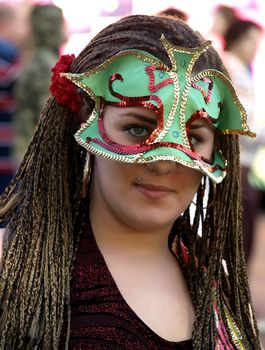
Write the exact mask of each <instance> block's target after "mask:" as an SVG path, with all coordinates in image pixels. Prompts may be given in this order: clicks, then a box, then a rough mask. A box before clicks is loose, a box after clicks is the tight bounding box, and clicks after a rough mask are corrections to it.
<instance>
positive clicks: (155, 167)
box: [145, 160, 177, 175]
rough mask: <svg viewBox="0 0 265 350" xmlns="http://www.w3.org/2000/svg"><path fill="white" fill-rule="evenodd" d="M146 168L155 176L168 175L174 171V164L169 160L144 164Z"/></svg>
mask: <svg viewBox="0 0 265 350" xmlns="http://www.w3.org/2000/svg"><path fill="white" fill-rule="evenodd" d="M145 166H146V168H147V169H148V170H150V171H152V172H155V173H157V175H168V174H170V173H172V172H174V171H175V170H176V167H177V165H176V162H173V161H171V160H158V161H156V162H150V163H146V164H145Z"/></svg>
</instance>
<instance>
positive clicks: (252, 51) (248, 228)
mask: <svg viewBox="0 0 265 350" xmlns="http://www.w3.org/2000/svg"><path fill="white" fill-rule="evenodd" d="M262 33H263V30H262V28H261V27H260V26H259V25H258V24H257V23H255V22H253V21H250V20H244V19H237V20H235V21H234V22H233V23H232V24H231V26H230V27H229V28H228V30H227V32H226V33H225V34H224V50H225V55H224V57H223V58H224V62H225V65H226V68H227V69H228V72H229V73H230V76H231V78H232V80H233V82H234V85H235V88H236V91H237V93H238V95H239V97H240V100H241V102H242V104H243V106H244V107H245V109H246V111H247V115H248V121H249V124H250V127H251V128H252V129H253V130H256V131H258V130H257V127H258V125H257V116H256V115H255V89H254V84H253V74H252V64H253V62H254V59H255V56H256V53H257V50H258V48H259V44H260V40H261V37H262ZM262 135H263V133H260V134H259V133H258V134H257V137H256V140H255V141H252V142H248V140H247V139H241V142H240V147H241V169H242V186H243V234H244V248H245V256H246V260H247V261H249V259H250V256H251V251H252V246H253V238H254V231H255V222H256V218H257V215H258V213H259V210H260V207H261V192H260V190H258V189H256V188H255V187H253V186H252V185H251V184H250V182H249V172H250V169H251V166H252V161H253V159H254V157H255V154H256V151H257V149H258V147H259V145H260V144H261V143H262ZM263 143H264V140H263Z"/></svg>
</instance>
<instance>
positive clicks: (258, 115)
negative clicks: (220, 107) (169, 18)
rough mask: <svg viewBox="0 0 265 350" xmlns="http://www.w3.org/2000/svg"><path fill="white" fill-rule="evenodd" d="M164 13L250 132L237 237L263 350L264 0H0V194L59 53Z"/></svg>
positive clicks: (30, 128)
mask: <svg viewBox="0 0 265 350" xmlns="http://www.w3.org/2000/svg"><path fill="white" fill-rule="evenodd" d="M166 10H170V11H171V12H170V14H173V15H178V16H179V17H181V18H182V19H183V20H185V21H186V22H188V24H189V25H190V26H191V27H192V28H193V29H195V30H197V31H199V32H200V33H201V34H202V35H203V36H204V37H205V38H206V39H210V40H212V42H213V45H214V47H215V48H216V50H217V51H218V52H219V54H220V56H221V57H222V58H223V61H224V63H225V65H226V67H227V70H228V72H229V73H230V75H231V78H232V79H233V81H234V83H235V87H236V89H237V92H238V95H239V97H240V99H241V101H242V103H243V104H244V106H245V108H246V109H247V111H248V114H249V123H250V125H251V128H252V129H253V130H254V131H256V132H257V139H256V141H255V142H254V143H251V144H245V143H244V144H243V143H242V145H241V147H242V180H243V182H242V183H243V193H244V201H243V208H244V223H243V231H244V239H245V253H246V259H247V263H248V271H249V280H250V285H251V289H252V295H253V302H254V307H255V310H256V315H257V318H258V326H259V329H260V338H261V342H262V344H263V346H264V347H265V209H264V208H265V205H264V203H265V201H264V198H265V196H264V193H265V131H264V130H265V115H264V98H265V93H264V90H263V84H264V80H265V72H264V62H265V40H264V27H265V1H264V0H248V1H247V0H230V1H222V2H221V1H217V0H204V1H197V0H185V1H177V0H175V1H172V0H163V1H162V0H160V1H156V2H154V1H153V0H144V1H142V0H96V1H93V2H92V4H91V3H90V2H88V1H87V0H75V1H67V0H54V1H34V0H6V1H4V0H0V193H1V192H2V191H3V190H4V188H5V187H6V186H7V184H8V183H9V182H10V181H11V179H12V177H13V176H14V174H15V172H16V169H17V167H18V165H19V163H20V162H21V160H22V158H23V155H24V152H25V150H26V148H27V145H28V143H29V141H30V138H31V136H32V134H33V132H34V128H35V126H36V123H37V121H38V117H39V114H40V110H41V108H42V107H43V105H44V104H45V101H46V100H47V98H48V97H49V84H50V83H49V82H50V75H51V72H50V69H51V67H52V66H53V65H54V64H55V62H56V61H57V59H58V57H59V55H60V54H64V53H70V54H72V53H74V54H75V55H77V54H78V53H79V52H80V51H81V50H82V49H83V48H84V46H85V45H86V44H87V43H88V42H89V41H90V39H91V38H92V37H93V36H94V35H95V34H96V33H97V32H98V31H100V30H101V29H102V28H104V27H105V26H106V25H108V24H109V23H111V22H114V21H116V20H118V19H119V18H120V17H122V16H125V15H129V14H157V13H163V12H164V11H166Z"/></svg>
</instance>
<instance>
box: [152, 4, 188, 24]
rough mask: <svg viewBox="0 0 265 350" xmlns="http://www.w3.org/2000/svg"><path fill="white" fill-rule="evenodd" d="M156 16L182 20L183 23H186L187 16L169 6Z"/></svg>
mask: <svg viewBox="0 0 265 350" xmlns="http://www.w3.org/2000/svg"><path fill="white" fill-rule="evenodd" d="M156 15H158V16H173V17H177V18H180V19H182V21H184V22H188V19H189V15H188V14H187V13H186V12H184V11H182V10H180V9H177V8H176V7H173V6H170V7H167V8H166V9H164V10H161V11H159V12H157V14H156Z"/></svg>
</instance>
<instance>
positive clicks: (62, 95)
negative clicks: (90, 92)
mask: <svg viewBox="0 0 265 350" xmlns="http://www.w3.org/2000/svg"><path fill="white" fill-rule="evenodd" d="M74 59H75V55H62V56H61V57H60V59H59V61H58V62H57V63H56V64H55V66H54V67H53V68H52V70H51V71H52V72H53V75H52V78H51V86H50V92H51V94H52V96H53V97H55V99H56V101H57V102H58V103H59V104H61V105H63V106H66V107H67V108H68V109H69V110H70V111H71V112H73V113H78V112H79V111H80V109H81V106H82V102H81V96H80V94H79V93H78V91H77V87H76V85H75V84H73V83H72V82H71V81H70V80H69V79H67V78H65V77H62V76H61V73H68V72H69V70H70V67H71V64H72V63H73V61H74Z"/></svg>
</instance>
